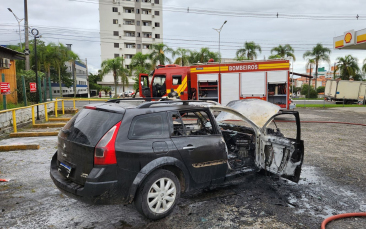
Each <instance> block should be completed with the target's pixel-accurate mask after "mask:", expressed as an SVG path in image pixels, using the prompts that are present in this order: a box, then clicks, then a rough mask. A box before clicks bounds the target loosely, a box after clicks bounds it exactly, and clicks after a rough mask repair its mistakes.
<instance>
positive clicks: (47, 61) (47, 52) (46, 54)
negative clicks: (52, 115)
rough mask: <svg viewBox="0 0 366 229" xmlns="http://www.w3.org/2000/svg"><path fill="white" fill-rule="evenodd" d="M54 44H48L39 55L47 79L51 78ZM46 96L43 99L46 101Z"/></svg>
mask: <svg viewBox="0 0 366 229" xmlns="http://www.w3.org/2000/svg"><path fill="white" fill-rule="evenodd" d="M54 47H55V44H54V43H49V44H48V45H46V46H45V47H44V50H43V52H42V54H41V56H42V57H41V60H42V62H43V68H44V71H45V75H46V77H47V78H48V79H50V77H51V66H52V65H53V63H54V58H55V57H56V55H55V53H54V50H55V48H54ZM46 94H47V93H45V95H44V98H45V100H46Z"/></svg>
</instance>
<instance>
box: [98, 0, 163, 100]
mask: <svg viewBox="0 0 366 229" xmlns="http://www.w3.org/2000/svg"><path fill="white" fill-rule="evenodd" d="M99 18H100V42H101V43H100V47H101V61H102V62H103V61H104V60H107V59H112V58H115V57H119V56H120V57H124V58H125V63H124V64H125V66H126V67H127V68H129V67H130V64H131V59H132V57H133V56H134V55H135V54H136V53H137V52H142V53H143V54H147V53H149V52H150V50H149V48H150V46H151V44H153V43H162V42H163V2H162V0H99ZM130 81H131V80H130ZM119 82H120V79H119ZM132 82H134V81H132ZM98 84H100V85H103V86H111V87H112V93H113V94H115V92H114V86H113V85H114V80H113V75H112V73H110V74H108V75H106V76H104V78H103V82H100V83H98ZM119 86H120V83H119ZM132 87H133V83H132V84H131V83H129V85H128V86H127V87H125V91H128V90H130V89H132ZM120 90H121V91H120ZM119 93H122V89H121V87H118V89H117V94H119Z"/></svg>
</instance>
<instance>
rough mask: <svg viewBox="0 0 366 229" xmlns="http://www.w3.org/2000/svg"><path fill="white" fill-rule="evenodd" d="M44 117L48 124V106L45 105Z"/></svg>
mask: <svg viewBox="0 0 366 229" xmlns="http://www.w3.org/2000/svg"><path fill="white" fill-rule="evenodd" d="M44 117H45V118H46V122H48V113H47V104H44Z"/></svg>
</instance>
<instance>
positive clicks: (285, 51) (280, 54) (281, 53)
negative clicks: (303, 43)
mask: <svg viewBox="0 0 366 229" xmlns="http://www.w3.org/2000/svg"><path fill="white" fill-rule="evenodd" d="M294 52H295V50H294V49H293V48H292V47H291V45H289V44H285V45H284V46H282V45H279V46H277V47H274V48H273V49H271V54H272V55H270V56H269V57H268V59H277V58H286V57H292V59H293V60H294V61H295V60H296V58H295V54H294ZM273 53H275V54H273Z"/></svg>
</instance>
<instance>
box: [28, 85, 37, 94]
mask: <svg viewBox="0 0 366 229" xmlns="http://www.w3.org/2000/svg"><path fill="white" fill-rule="evenodd" d="M29 87H30V92H37V84H36V83H29Z"/></svg>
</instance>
